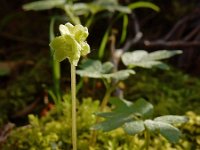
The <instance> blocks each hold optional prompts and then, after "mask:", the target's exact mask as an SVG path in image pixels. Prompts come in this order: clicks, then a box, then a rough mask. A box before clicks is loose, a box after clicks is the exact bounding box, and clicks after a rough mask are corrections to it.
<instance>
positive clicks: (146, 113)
mask: <svg viewBox="0 0 200 150" xmlns="http://www.w3.org/2000/svg"><path fill="white" fill-rule="evenodd" d="M130 109H132V113H138V114H140V115H141V116H142V118H150V117H152V116H153V105H152V104H151V103H149V102H147V101H146V100H144V99H139V100H137V101H136V102H135V103H133V105H132V106H130Z"/></svg>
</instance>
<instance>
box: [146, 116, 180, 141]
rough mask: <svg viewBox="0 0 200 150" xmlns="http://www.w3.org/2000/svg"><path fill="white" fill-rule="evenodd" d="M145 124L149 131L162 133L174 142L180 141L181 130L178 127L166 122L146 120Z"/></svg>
mask: <svg viewBox="0 0 200 150" xmlns="http://www.w3.org/2000/svg"><path fill="white" fill-rule="evenodd" d="M144 124H145V126H146V128H147V129H148V130H149V131H151V132H153V133H155V132H158V133H160V134H161V135H162V136H164V137H165V138H166V139H167V140H168V141H169V142H172V143H176V142H178V140H179V138H180V136H181V132H180V131H179V130H178V129H177V128H175V127H173V126H172V125H170V124H168V123H165V122H160V121H153V120H145V122H144Z"/></svg>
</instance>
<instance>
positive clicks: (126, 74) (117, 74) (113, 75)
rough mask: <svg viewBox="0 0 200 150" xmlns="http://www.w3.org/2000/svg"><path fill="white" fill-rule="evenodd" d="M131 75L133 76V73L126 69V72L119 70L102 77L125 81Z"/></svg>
mask: <svg viewBox="0 0 200 150" xmlns="http://www.w3.org/2000/svg"><path fill="white" fill-rule="evenodd" d="M131 74H135V71H133V70H130V69H126V70H120V71H117V72H114V73H111V74H108V75H103V77H105V78H114V79H116V80H118V81H119V80H125V79H127V78H128V77H129V76H130V75H131Z"/></svg>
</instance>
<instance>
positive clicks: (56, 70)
mask: <svg viewBox="0 0 200 150" xmlns="http://www.w3.org/2000/svg"><path fill="white" fill-rule="evenodd" d="M54 24H55V18H52V19H51V22H50V27H49V39H50V41H52V40H53V39H54V38H55V36H54ZM52 55H53V50H51V58H52V71H53V82H54V92H55V95H56V99H54V102H55V104H56V106H57V107H60V103H61V95H60V63H59V62H57V61H56V60H55V59H54V58H53V57H52Z"/></svg>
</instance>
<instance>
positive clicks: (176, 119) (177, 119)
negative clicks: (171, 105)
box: [154, 115, 188, 124]
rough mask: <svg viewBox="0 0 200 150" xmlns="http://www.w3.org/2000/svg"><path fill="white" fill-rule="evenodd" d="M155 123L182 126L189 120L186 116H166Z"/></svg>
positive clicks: (158, 118)
mask: <svg viewBox="0 0 200 150" xmlns="http://www.w3.org/2000/svg"><path fill="white" fill-rule="evenodd" d="M154 120H155V121H160V122H164V123H169V124H182V123H186V122H187V121H188V118H187V117H185V116H176V115H166V116H160V117H157V118H155V119H154Z"/></svg>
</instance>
